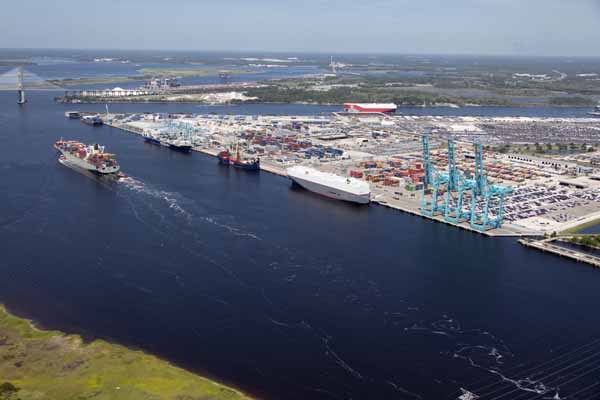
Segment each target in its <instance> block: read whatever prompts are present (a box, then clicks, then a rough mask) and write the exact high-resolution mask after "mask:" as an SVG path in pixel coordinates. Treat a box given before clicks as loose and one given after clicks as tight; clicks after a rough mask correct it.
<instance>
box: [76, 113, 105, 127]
mask: <svg viewBox="0 0 600 400" xmlns="http://www.w3.org/2000/svg"><path fill="white" fill-rule="evenodd" d="M80 121H81V122H83V123H84V124H87V125H102V118H100V116H99V115H83V116H82V117H81V119H80Z"/></svg>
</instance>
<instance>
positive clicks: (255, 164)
mask: <svg viewBox="0 0 600 400" xmlns="http://www.w3.org/2000/svg"><path fill="white" fill-rule="evenodd" d="M217 157H218V158H219V163H220V164H223V165H233V166H234V167H235V168H241V169H245V170H247V171H259V170H260V159H259V158H252V159H242V157H240V149H239V148H238V149H237V151H236V155H235V157H234V156H233V155H232V154H231V153H230V152H229V150H224V151H222V152H220V153H219V154H218V155H217Z"/></svg>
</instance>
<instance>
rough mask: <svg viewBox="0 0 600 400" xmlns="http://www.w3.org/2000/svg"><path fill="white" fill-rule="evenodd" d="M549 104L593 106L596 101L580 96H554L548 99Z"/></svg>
mask: <svg viewBox="0 0 600 400" xmlns="http://www.w3.org/2000/svg"><path fill="white" fill-rule="evenodd" d="M548 104H550V105H553V106H571V107H591V106H593V105H594V104H596V102H595V101H594V100H592V99H589V98H586V97H580V96H573V97H564V96H563V97H552V98H550V99H549V100H548Z"/></svg>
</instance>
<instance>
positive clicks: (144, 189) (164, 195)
mask: <svg viewBox="0 0 600 400" xmlns="http://www.w3.org/2000/svg"><path fill="white" fill-rule="evenodd" d="M119 183H120V184H122V185H123V186H124V187H125V188H127V189H129V190H131V191H134V192H137V193H143V194H146V195H148V196H150V197H153V198H155V199H159V200H162V201H164V202H165V203H166V204H167V205H168V207H169V208H170V209H171V210H173V211H175V212H176V213H177V214H179V215H182V216H184V217H186V218H188V219H190V218H191V217H192V214H191V213H190V212H188V211H187V210H185V209H184V208H183V206H182V205H181V203H182V201H183V196H181V195H180V194H179V193H175V192H167V191H165V190H160V189H156V188H154V187H152V186H150V185H148V184H146V183H144V182H142V181H139V180H137V179H135V178H132V177H129V176H126V177H123V178H121V179H119Z"/></svg>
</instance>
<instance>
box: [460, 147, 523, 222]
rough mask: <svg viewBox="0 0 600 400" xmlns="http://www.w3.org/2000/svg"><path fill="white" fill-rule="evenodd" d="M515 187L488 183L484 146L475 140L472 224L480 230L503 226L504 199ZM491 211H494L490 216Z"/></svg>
mask: <svg viewBox="0 0 600 400" xmlns="http://www.w3.org/2000/svg"><path fill="white" fill-rule="evenodd" d="M512 191H513V189H512V188H511V187H508V186H502V185H488V182H487V178H486V176H485V168H484V166H483V146H482V145H481V143H480V142H475V185H474V188H473V193H472V197H471V211H470V224H471V228H473V229H475V230H478V231H486V230H488V229H494V228H500V227H502V222H503V220H504V199H505V197H506V196H507V195H508V194H510V193H512ZM490 211H492V212H493V214H492V216H490Z"/></svg>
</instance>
